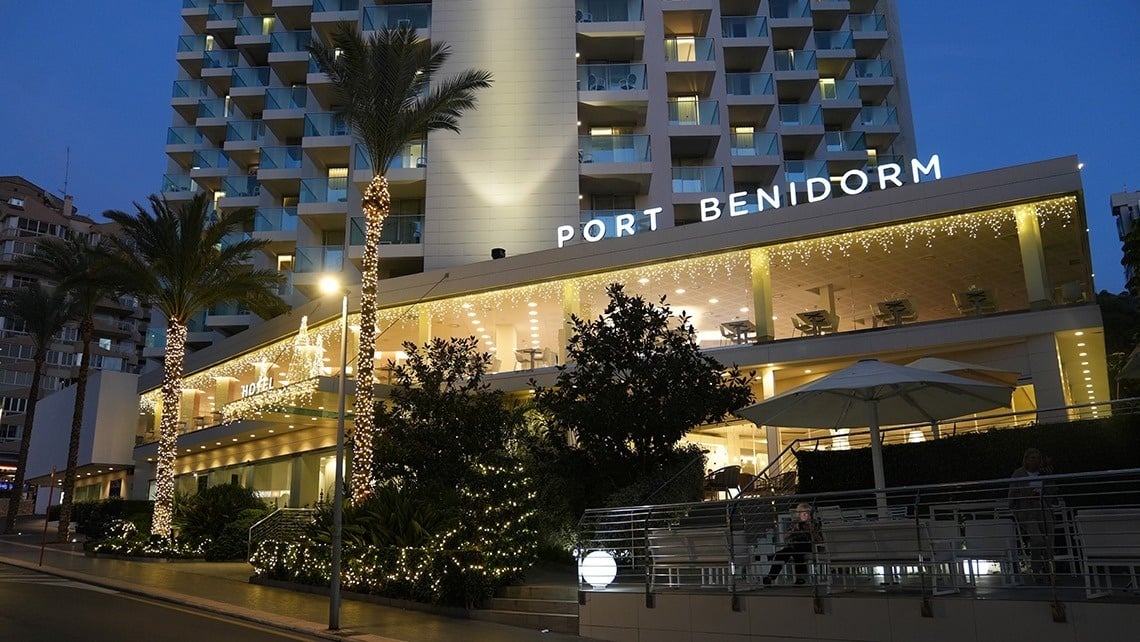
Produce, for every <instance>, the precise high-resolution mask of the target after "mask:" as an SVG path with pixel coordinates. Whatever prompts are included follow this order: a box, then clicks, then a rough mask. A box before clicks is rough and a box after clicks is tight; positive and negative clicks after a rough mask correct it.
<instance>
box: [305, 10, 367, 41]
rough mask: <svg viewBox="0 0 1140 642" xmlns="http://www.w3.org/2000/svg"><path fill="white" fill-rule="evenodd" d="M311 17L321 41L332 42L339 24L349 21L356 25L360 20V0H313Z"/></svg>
mask: <svg viewBox="0 0 1140 642" xmlns="http://www.w3.org/2000/svg"><path fill="white" fill-rule="evenodd" d="M309 18H310V20H311V22H312V27H313V30H314V31H316V33H317V37H318V38H319V39H320V40H321V42H324V43H325V44H331V43H332V34H333V33H334V32H335V31H336V29H337V25H339V24H341V23H349V24H351V25H352V26H354V27H355V26H356V24H357V22H359V20H360V0H313V11H312V14H311V15H310V16H309Z"/></svg>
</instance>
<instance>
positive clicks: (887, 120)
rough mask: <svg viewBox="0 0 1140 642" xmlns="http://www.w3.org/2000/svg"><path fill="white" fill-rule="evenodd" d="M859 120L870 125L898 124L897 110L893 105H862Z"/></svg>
mask: <svg viewBox="0 0 1140 642" xmlns="http://www.w3.org/2000/svg"><path fill="white" fill-rule="evenodd" d="M861 122H862V123H863V125H865V126H870V127H883V126H887V125H897V124H899V114H898V110H896V109H895V108H894V107H864V108H863V112H862V117H861Z"/></svg>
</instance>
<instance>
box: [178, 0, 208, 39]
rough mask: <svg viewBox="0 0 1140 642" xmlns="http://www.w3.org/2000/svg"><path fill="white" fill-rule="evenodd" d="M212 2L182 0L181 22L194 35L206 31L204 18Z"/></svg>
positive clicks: (206, 0)
mask: <svg viewBox="0 0 1140 642" xmlns="http://www.w3.org/2000/svg"><path fill="white" fill-rule="evenodd" d="M211 1H212V0H182V20H183V21H184V22H185V23H186V25H187V26H188V27H190V29H191V30H193V31H194V32H195V33H202V32H203V31H205V30H206V16H207V15H208V14H209V12H210V2H211Z"/></svg>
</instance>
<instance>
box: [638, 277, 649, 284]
mask: <svg viewBox="0 0 1140 642" xmlns="http://www.w3.org/2000/svg"><path fill="white" fill-rule="evenodd" d="M637 282H638V283H640V284H642V285H645V284H647V283H649V279H647V278H645V277H642V278H640V279H638V280H637Z"/></svg>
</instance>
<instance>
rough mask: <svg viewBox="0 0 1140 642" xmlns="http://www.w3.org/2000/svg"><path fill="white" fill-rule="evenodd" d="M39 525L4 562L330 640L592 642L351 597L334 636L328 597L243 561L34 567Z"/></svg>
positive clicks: (1, 552)
mask: <svg viewBox="0 0 1140 642" xmlns="http://www.w3.org/2000/svg"><path fill="white" fill-rule="evenodd" d="M40 520H42V518H40ZM40 520H27V521H25V520H21V522H19V523H18V524H17V527H18V528H20V527H23V528H22V529H21V530H22V534H20V535H0V563H4V564H11V565H13V566H19V567H21V568H25V569H33V570H41V571H43V572H45V573H50V574H52V575H56V576H59V577H65V578H68V579H73V580H76V581H79V582H86V583H89V584H94V585H97V586H102V587H105V588H110V589H114V590H118V591H122V592H124V593H130V594H134V595H140V596H145V597H148V598H151V599H155V600H159V601H163V602H170V603H174V604H179V605H183V606H187V607H190V608H193V609H196V610H201V611H206V612H210V613H216V614H220V615H226V616H230V617H235V618H238V619H242V620H246V621H250V622H256V623H258V624H261V625H264V626H269V627H273V628H277V629H281V630H285V631H292V632H296V633H302V634H306V635H313V636H319V637H323V638H326V639H330V640H343V639H345V638H346V637H351V638H352V639H353V640H362V641H365V642H453V641H454V640H465V641H468V642H530V641H537V640H541V641H544V642H580V641H582V640H586V639H587V638H581V637H578V636H574V635H566V634H561V633H543V632H541V631H536V630H529V629H523V628H518V627H513V626H507V625H503V624H495V623H492V622H482V621H478V620H466V619H460V618H450V617H446V616H441V615H433V614H430V613H421V612H419V611H410V610H405V609H400V608H395V607H390V606H381V605H378V604H371V603H368V602H358V601H355V600H348V599H346V600H343V601H342V603H341V609H340V626H341V629H340V631H338V632H336V633H333V632H330V631H328V630H327V626H328V617H329V600H328V598H327V597H324V596H320V595H313V594H310V593H299V592H294V591H290V590H286V589H279V588H273V587H268V586H259V585H255V584H250V583H249V582H248V579H249V576H250V574H251V573H252V570H251V568H250V566H249V564H247V563H245V562H227V563H207V562H169V563H164V562H150V561H146V562H143V561H127V560H116V559H107V558H94V557H87V556H85V555H84V554H83V552H82V548H81V547H80V545H79V544H54V543H49V544H48V545H47V547H46V550H45V553H44V563H43V566H42V567H41V566H37V562H38V561H39V556H40V534H41V532H42V529H43V521H40ZM54 534H55V529H54V528H50V529H49V532H48V537H49V539H51V538H52V537H53V536H54Z"/></svg>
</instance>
